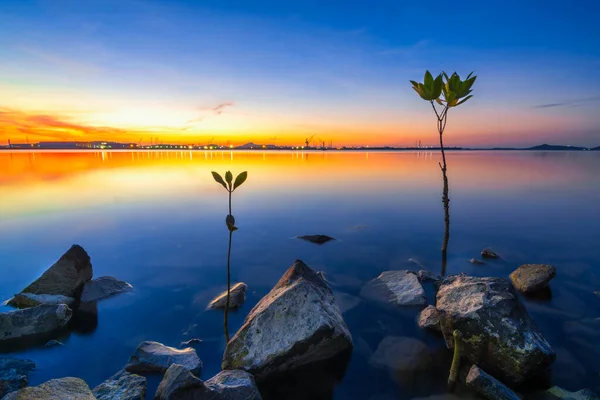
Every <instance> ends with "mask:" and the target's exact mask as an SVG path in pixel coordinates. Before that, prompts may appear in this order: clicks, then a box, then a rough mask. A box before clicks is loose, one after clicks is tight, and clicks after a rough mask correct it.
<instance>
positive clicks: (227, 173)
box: [225, 171, 233, 184]
mask: <svg viewBox="0 0 600 400" xmlns="http://www.w3.org/2000/svg"><path fill="white" fill-rule="evenodd" d="M225 180H226V181H227V183H229V184H230V183H231V181H232V180H233V174H232V173H231V171H227V172H225Z"/></svg>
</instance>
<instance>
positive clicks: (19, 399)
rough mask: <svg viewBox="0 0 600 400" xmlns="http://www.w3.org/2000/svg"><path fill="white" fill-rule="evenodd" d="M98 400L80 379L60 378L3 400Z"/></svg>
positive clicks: (25, 389)
mask: <svg viewBox="0 0 600 400" xmlns="http://www.w3.org/2000/svg"><path fill="white" fill-rule="evenodd" d="M33 399H35V400H67V399H68V400H96V397H95V396H94V394H93V393H92V391H91V390H90V387H89V386H88V385H87V383H85V382H84V381H83V380H81V379H79V378H60V379H52V380H49V381H48V382H44V383H42V384H41V385H39V386H31V387H26V388H23V389H21V390H19V391H16V392H12V393H9V394H7V395H6V396H4V398H2V400H33Z"/></svg>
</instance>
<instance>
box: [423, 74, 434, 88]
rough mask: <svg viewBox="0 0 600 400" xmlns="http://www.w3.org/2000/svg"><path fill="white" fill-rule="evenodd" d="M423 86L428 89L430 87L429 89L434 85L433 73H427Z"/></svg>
mask: <svg viewBox="0 0 600 400" xmlns="http://www.w3.org/2000/svg"><path fill="white" fill-rule="evenodd" d="M423 84H424V85H425V86H426V87H429V88H430V87H432V85H433V76H432V75H431V72H429V71H425V79H424V81H423Z"/></svg>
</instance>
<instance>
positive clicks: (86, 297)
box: [81, 276, 133, 302]
mask: <svg viewBox="0 0 600 400" xmlns="http://www.w3.org/2000/svg"><path fill="white" fill-rule="evenodd" d="M130 290H133V286H131V285H130V284H129V283H127V282H125V281H121V280H119V279H117V278H113V277H112V276H101V277H100V278H96V279H92V280H91V281H88V282H86V284H85V285H84V286H83V292H82V293H81V301H82V302H92V301H97V300H101V299H104V298H106V297H109V296H112V295H114V294H117V293H121V292H128V291H130Z"/></svg>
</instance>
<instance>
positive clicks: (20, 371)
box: [0, 358, 37, 399]
mask: <svg viewBox="0 0 600 400" xmlns="http://www.w3.org/2000/svg"><path fill="white" fill-rule="evenodd" d="M36 368H37V366H36V365H35V363H34V362H33V361H31V360H21V359H19V358H0V399H1V398H3V397H4V395H6V394H8V393H10V392H13V391H15V390H19V389H21V388H24V387H25V386H27V384H28V383H29V375H30V374H31V373H32V372H33V371H34V370H35V369H36Z"/></svg>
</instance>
